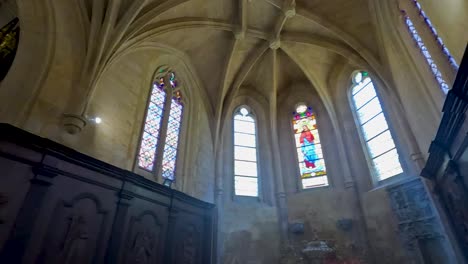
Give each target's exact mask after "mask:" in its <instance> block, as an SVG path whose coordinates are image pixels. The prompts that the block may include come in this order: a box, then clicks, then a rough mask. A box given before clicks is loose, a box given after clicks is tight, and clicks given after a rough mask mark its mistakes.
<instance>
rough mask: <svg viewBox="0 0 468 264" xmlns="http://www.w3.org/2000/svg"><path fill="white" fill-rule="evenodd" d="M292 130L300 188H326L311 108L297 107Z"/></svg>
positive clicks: (320, 149)
mask: <svg viewBox="0 0 468 264" xmlns="http://www.w3.org/2000/svg"><path fill="white" fill-rule="evenodd" d="M293 128H294V136H295V141H296V149H297V156H298V160H299V170H300V173H301V181H302V188H303V189H308V188H314V187H321V186H327V185H328V177H327V171H326V167H325V161H324V159H323V154H322V146H321V144H320V137H319V133H318V130H317V121H316V117H315V114H314V112H313V111H312V108H311V107H307V106H306V105H305V104H300V105H299V106H297V108H296V111H295V112H294V113H293Z"/></svg>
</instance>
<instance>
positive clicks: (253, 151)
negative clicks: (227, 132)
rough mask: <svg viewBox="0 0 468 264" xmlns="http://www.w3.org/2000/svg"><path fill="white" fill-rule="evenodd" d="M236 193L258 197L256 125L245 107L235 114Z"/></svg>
mask: <svg viewBox="0 0 468 264" xmlns="http://www.w3.org/2000/svg"><path fill="white" fill-rule="evenodd" d="M234 193H235V195H239V196H251V197H258V168H257V138H256V124H255V119H254V117H253V115H252V113H251V112H250V111H249V109H248V108H247V107H245V106H242V107H241V108H240V109H239V110H238V111H237V112H236V113H235V114H234Z"/></svg>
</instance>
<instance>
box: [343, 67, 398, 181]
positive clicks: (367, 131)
mask: <svg viewBox="0 0 468 264" xmlns="http://www.w3.org/2000/svg"><path fill="white" fill-rule="evenodd" d="M352 80H353V86H352V89H351V94H352V101H353V105H354V111H355V113H356V116H357V121H358V123H359V127H360V130H361V135H362V138H363V141H364V142H365V144H366V149H367V153H368V156H369V158H370V161H371V165H372V171H373V174H374V176H375V178H376V179H377V181H382V180H385V179H388V178H390V177H393V176H396V175H399V174H401V173H403V169H402V166H401V163H400V157H399V154H398V151H397V149H396V146H395V142H394V140H393V137H392V134H391V132H390V129H389V126H388V123H387V119H386V117H385V114H384V112H383V109H382V106H381V103H380V99H379V97H378V95H377V92H376V90H375V87H374V84H373V82H372V79H371V78H370V77H369V74H368V73H367V72H364V71H359V72H356V73H355V74H354V76H353V78H352Z"/></svg>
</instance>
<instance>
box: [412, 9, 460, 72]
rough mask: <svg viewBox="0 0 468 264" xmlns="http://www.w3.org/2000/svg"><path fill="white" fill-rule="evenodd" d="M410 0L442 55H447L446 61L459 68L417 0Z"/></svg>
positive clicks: (456, 68)
mask: <svg viewBox="0 0 468 264" xmlns="http://www.w3.org/2000/svg"><path fill="white" fill-rule="evenodd" d="M411 1H413V4H414V6H415V7H416V9H417V10H418V12H419V15H420V16H421V17H422V19H423V20H424V22H425V23H426V25H427V27H428V28H429V31H430V32H431V34H432V35H433V37H434V39H435V40H436V42H437V44H438V45H439V47H440V49H441V50H442V52H443V53H444V55H445V56H446V57H447V59H448V61H449V62H450V65H452V67H453V68H454V69H455V70H457V71H458V68H459V65H458V63H457V62H456V61H455V59H454V58H453V56H452V54H450V51H449V49H448V48H447V46H445V44H444V42H443V41H442V38H441V37H439V34H437V30H436V29H435V27H434V25H433V24H432V22H431V20H430V19H429V17H428V16H427V15H426V13H425V12H424V10H423V9H422V7H421V4H420V3H419V2H418V1H417V0H411Z"/></svg>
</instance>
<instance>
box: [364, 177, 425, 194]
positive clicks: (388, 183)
mask: <svg viewBox="0 0 468 264" xmlns="http://www.w3.org/2000/svg"><path fill="white" fill-rule="evenodd" d="M416 179H418V177H416V176H410V175H406V174H404V173H402V174H400V175H397V176H393V177H391V178H388V179H386V180H383V181H380V182H379V183H378V184H377V186H375V187H374V188H372V189H370V190H369V191H368V192H373V191H378V190H381V189H387V188H389V187H393V186H397V185H401V184H404V183H407V182H410V181H414V180H416Z"/></svg>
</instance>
